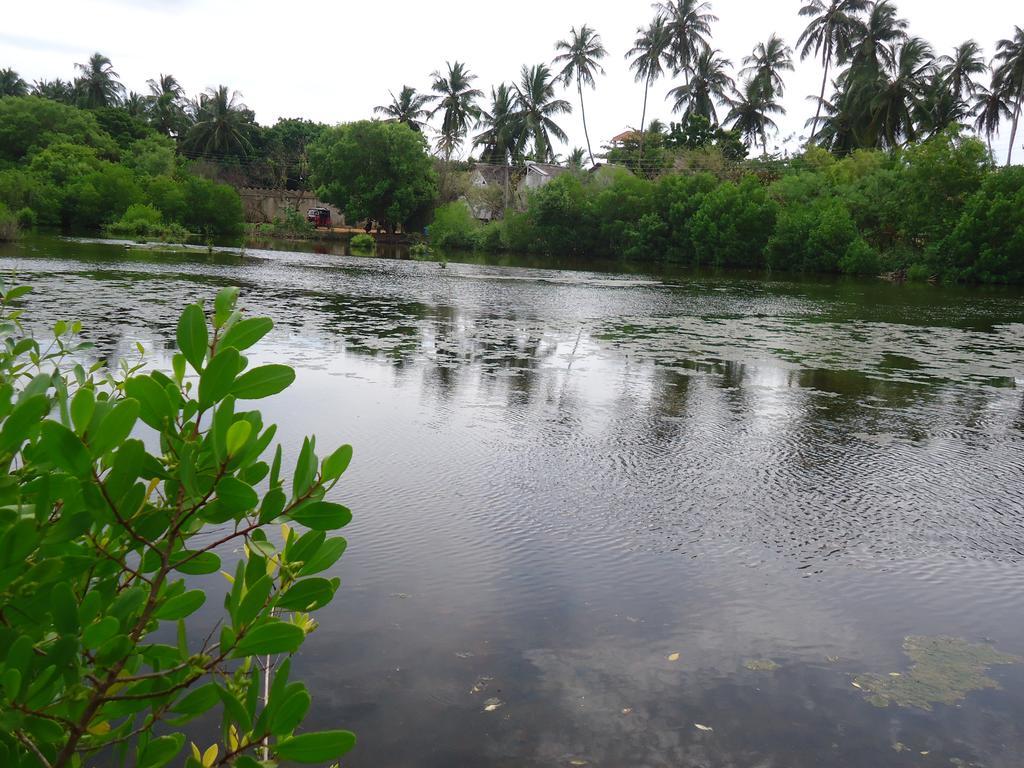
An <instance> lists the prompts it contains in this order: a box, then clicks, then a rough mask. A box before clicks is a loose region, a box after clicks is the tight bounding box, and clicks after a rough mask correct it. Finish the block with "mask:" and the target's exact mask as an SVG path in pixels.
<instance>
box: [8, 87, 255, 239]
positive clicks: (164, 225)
mask: <svg viewBox="0 0 1024 768" xmlns="http://www.w3.org/2000/svg"><path fill="white" fill-rule="evenodd" d="M104 125H106V126H107V127H108V128H109V127H111V126H110V125H109V121H107V122H106V123H101V121H100V120H99V119H97V115H96V114H95V112H94V111H90V110H85V109H79V108H77V107H71V106H68V105H65V104H60V103H57V102H54V101H49V100H47V99H42V98H38V97H34V96H26V97H21V98H5V99H2V100H0V205H3V206H4V207H6V208H7V209H8V210H9V211H15V212H18V213H17V216H18V222H19V224H20V225H21V226H22V228H27V227H29V226H33V225H35V224H38V225H41V226H46V227H60V228H62V229H65V230H78V231H99V230H102V229H104V228H107V227H112V228H113V229H112V230H111V231H117V232H118V233H120V234H128V235H152V234H159V233H161V232H168V233H178V232H180V231H182V230H187V231H188V232H194V233H202V234H206V235H238V234H241V232H242V230H243V210H242V202H241V199H240V198H239V196H238V193H237V192H235V190H234V189H232V188H231V187H229V186H227V185H224V184H217V183H215V182H212V181H209V180H208V179H204V178H200V177H199V176H196V175H194V174H192V173H190V172H189V171H188V169H187V167H186V165H185V164H184V163H183V161H182V160H181V159H180V158H179V157H177V156H176V155H175V148H174V142H173V141H172V140H171V139H168V138H166V137H164V136H161V135H159V134H158V133H156V132H155V131H154V130H152V129H151V128H149V127H148V126H147V125H145V124H144V123H141V122H140V123H139V124H138V125H137V126H134V127H135V128H136V129H137V130H134V131H131V132H127V131H123V130H118V131H117V135H116V136H114V135H112V134H111V133H109V132H108V131H107V130H105V128H104V127H103V126H104ZM126 214H127V217H126Z"/></svg>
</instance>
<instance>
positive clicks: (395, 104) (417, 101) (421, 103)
mask: <svg viewBox="0 0 1024 768" xmlns="http://www.w3.org/2000/svg"><path fill="white" fill-rule="evenodd" d="M388 95H389V96H391V103H390V104H381V105H380V106H376V107H374V108H373V111H374V113H375V114H378V115H387V116H388V119H389V120H392V121H394V122H396V123H404V124H405V125H408V126H409V127H410V128H412V129H413V130H414V131H416V132H418V133H423V129H424V128H425V127H426V122H425V121H426V118H427V116H428V115H429V112H428V110H427V108H426V107H427V105H428V104H429V103H430V102H431V100H432V97H431V96H430V95H429V94H426V93H417V92H416V89H415V88H413V87H412V86H409V85H403V86H402V90H401V91H399V93H398V96H395V94H394V93H393V92H391V91H388Z"/></svg>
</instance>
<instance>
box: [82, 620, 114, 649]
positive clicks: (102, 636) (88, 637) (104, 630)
mask: <svg viewBox="0 0 1024 768" xmlns="http://www.w3.org/2000/svg"><path fill="white" fill-rule="evenodd" d="M120 629H121V622H119V621H118V620H117V619H115V618H114V617H113V616H105V617H104V618H102V619H100V620H99V621H98V622H96V623H95V624H90V625H89V626H88V627H86V628H85V631H83V632H82V642H83V643H84V644H85V647H86V648H91V649H93V648H99V647H100V646H101V645H103V643H105V642H107V640H109V639H110V638H112V637H113V636H114V635H116V634H117V633H118V631H119V630H120Z"/></svg>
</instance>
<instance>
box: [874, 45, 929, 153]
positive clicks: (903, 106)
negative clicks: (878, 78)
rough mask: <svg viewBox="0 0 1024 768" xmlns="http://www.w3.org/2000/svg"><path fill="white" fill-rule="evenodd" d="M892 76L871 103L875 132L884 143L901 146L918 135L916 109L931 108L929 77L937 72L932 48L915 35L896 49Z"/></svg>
mask: <svg viewBox="0 0 1024 768" xmlns="http://www.w3.org/2000/svg"><path fill="white" fill-rule="evenodd" d="M893 60H894V64H895V66H894V67H893V70H892V74H891V76H888V77H886V79H885V81H884V83H883V87H882V88H881V90H880V91H879V92H878V93H877V95H876V96H875V97H874V99H873V101H872V104H871V112H872V119H871V131H872V134H873V135H875V136H876V137H877V141H878V143H879V144H880V145H882V146H888V147H897V146H899V145H900V144H902V143H903V142H904V141H913V140H915V139H916V138H917V136H918V130H917V124H916V121H915V119H914V115H915V112H919V111H921V110H925V111H926V110H927V107H926V105H925V96H926V92H927V88H928V83H929V78H930V77H931V76H932V75H933V74H934V73H935V57H934V55H933V54H932V48H931V46H930V45H928V43H927V42H925V41H924V40H922V39H921V38H919V37H912V38H910V39H909V40H907V41H906V42H905V43H904V44H903V45H901V46H900V47H899V48H898V49H896V50H894V51H893Z"/></svg>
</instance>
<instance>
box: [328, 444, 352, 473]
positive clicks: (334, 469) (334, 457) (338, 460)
mask: <svg viewBox="0 0 1024 768" xmlns="http://www.w3.org/2000/svg"><path fill="white" fill-rule="evenodd" d="M351 461H352V446H351V445H343V446H341V447H340V448H338V450H336V451H335V452H334V453H332V454H331V455H330V456H328V457H327V458H326V459H324V462H323V469H322V471H321V474H322V475H323V477H324V480H326V481H330V480H337V479H338V478H339V477H341V476H342V475H343V474H345V470H346V469H348V465H349V464H350V463H351Z"/></svg>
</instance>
